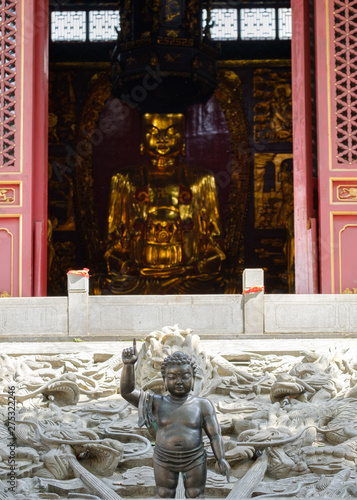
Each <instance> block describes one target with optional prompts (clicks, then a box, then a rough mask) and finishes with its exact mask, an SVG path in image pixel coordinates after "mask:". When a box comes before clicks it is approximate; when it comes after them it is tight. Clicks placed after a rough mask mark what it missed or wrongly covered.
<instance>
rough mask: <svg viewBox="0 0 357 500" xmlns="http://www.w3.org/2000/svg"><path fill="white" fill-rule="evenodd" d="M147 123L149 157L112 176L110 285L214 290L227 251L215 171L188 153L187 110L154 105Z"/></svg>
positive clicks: (158, 290) (140, 290) (120, 290)
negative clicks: (165, 110) (192, 162)
mask: <svg viewBox="0 0 357 500" xmlns="http://www.w3.org/2000/svg"><path fill="white" fill-rule="evenodd" d="M142 125H143V143H142V145H141V153H142V154H143V155H145V162H144V163H143V164H141V165H139V166H136V167H130V168H125V169H121V170H120V171H119V172H118V173H117V174H115V175H114V176H113V177H112V182H111V194H110V202H109V216H108V242H107V248H106V253H105V259H106V263H107V269H108V277H107V289H108V290H109V291H110V292H111V293H114V294H130V293H132V294H145V293H146V294H148V293H152V294H165V293H199V292H204V293H214V292H215V291H217V288H218V286H219V279H220V278H219V276H220V270H221V263H222V261H223V260H224V259H225V254H224V252H223V250H222V248H221V246H220V239H221V229H220V220H219V211H218V203H217V195H216V185H215V180H214V177H213V175H212V174H210V173H209V172H208V171H207V170H205V169H203V168H197V167H192V166H188V165H186V164H184V163H182V162H181V161H180V155H184V150H185V144H184V133H185V118H184V115H183V114H181V113H172V114H159V113H147V114H145V115H144V116H143V120H142Z"/></svg>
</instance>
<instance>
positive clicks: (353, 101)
mask: <svg viewBox="0 0 357 500" xmlns="http://www.w3.org/2000/svg"><path fill="white" fill-rule="evenodd" d="M315 10H316V13H317V15H316V25H315V42H316V82H317V139H318V189H319V226H320V227H319V238H320V270H321V271H320V282H321V291H322V292H323V293H342V292H343V291H344V290H346V289H347V288H348V289H349V290H350V291H351V292H352V291H353V289H354V288H355V289H357V259H356V241H357V134H356V130H357V71H356V60H357V0H315Z"/></svg>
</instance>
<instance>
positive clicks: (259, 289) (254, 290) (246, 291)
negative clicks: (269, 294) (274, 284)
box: [242, 286, 265, 295]
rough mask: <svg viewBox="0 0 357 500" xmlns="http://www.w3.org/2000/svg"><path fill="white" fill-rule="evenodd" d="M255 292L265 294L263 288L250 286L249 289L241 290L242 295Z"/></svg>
mask: <svg viewBox="0 0 357 500" xmlns="http://www.w3.org/2000/svg"><path fill="white" fill-rule="evenodd" d="M256 292H265V286H252V287H250V288H246V289H245V290H243V292H242V293H243V295H244V294H245V293H256Z"/></svg>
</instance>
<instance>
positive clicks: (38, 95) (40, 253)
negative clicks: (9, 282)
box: [32, 0, 49, 297]
mask: <svg viewBox="0 0 357 500" xmlns="http://www.w3.org/2000/svg"><path fill="white" fill-rule="evenodd" d="M34 9H35V16H34V116H33V130H34V137H33V141H34V151H33V153H34V154H33V190H32V205H33V231H34V234H35V239H34V254H35V255H34V296H37V297H38V296H43V295H46V293H47V192H48V187H47V186H48V178H47V173H48V139H47V137H48V71H49V69H48V68H49V62H48V37H49V22H48V19H49V17H48V16H49V14H48V1H47V0H35V7H34Z"/></svg>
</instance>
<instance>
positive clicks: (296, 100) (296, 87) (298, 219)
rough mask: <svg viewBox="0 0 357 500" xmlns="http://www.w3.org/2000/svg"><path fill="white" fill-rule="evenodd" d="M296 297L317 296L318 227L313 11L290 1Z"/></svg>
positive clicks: (301, 1)
mask: <svg viewBox="0 0 357 500" xmlns="http://www.w3.org/2000/svg"><path fill="white" fill-rule="evenodd" d="M291 8H292V42H291V64H292V91H293V95H292V97H293V138H294V140H293V153H294V233H295V236H294V237H295V290H296V293H317V292H318V283H317V256H316V252H315V251H314V248H315V246H314V245H316V243H315V242H316V224H315V223H314V220H313V219H314V210H313V174H312V125H311V69H310V68H311V66H310V28H309V27H310V9H309V1H308V0H291Z"/></svg>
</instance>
